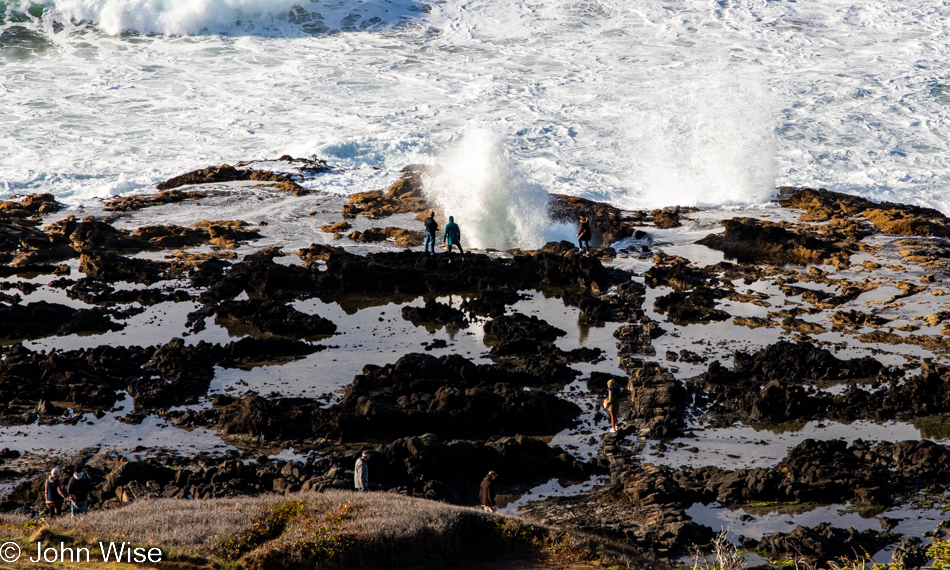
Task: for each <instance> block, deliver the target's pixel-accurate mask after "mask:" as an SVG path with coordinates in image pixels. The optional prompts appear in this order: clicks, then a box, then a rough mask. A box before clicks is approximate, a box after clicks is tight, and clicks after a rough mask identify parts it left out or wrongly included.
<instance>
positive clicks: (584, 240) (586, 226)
mask: <svg viewBox="0 0 950 570" xmlns="http://www.w3.org/2000/svg"><path fill="white" fill-rule="evenodd" d="M579 221H580V227H579V228H578V230H577V245H578V248H577V251H578V252H581V251H586V252H587V255H590V220H589V219H588V218H587V216H585V215H583V214H582V215H581V216H580V218H579Z"/></svg>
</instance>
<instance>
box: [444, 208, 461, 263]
mask: <svg viewBox="0 0 950 570" xmlns="http://www.w3.org/2000/svg"><path fill="white" fill-rule="evenodd" d="M442 241H444V242H445V251H447V252H448V253H449V254H451V253H452V246H453V245H454V246H457V247H458V248H459V252H460V253H461V254H462V256H465V252H464V251H462V231H461V230H460V229H459V226H458V224H456V223H455V218H454V217H452V216H449V223H447V224H445V232H444V233H443V234H442Z"/></svg>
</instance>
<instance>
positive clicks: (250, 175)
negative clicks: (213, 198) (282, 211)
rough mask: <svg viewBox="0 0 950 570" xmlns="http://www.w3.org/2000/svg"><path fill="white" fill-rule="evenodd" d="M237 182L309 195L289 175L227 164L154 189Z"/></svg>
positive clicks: (178, 177)
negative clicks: (267, 184)
mask: <svg viewBox="0 0 950 570" xmlns="http://www.w3.org/2000/svg"><path fill="white" fill-rule="evenodd" d="M238 180H254V181H258V182H277V183H280V184H286V185H287V188H286V189H287V191H290V192H293V194H295V195H298V196H299V195H303V194H309V191H308V190H306V189H304V188H302V187H301V186H299V185H298V184H297V183H296V182H294V179H293V177H292V176H291V175H289V174H278V173H276V172H270V171H267V170H252V169H242V168H235V167H233V166H231V165H228V164H222V165H221V166H209V167H208V168H203V169H201V170H193V171H191V172H188V173H185V174H182V175H180V176H175V177H173V178H169V179H168V180H166V181H164V182H160V183H158V184H157V185H156V188H158V189H159V190H171V189H172V188H178V187H179V186H186V185H189V184H208V183H211V182H234V181H238Z"/></svg>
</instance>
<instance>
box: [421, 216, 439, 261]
mask: <svg viewBox="0 0 950 570" xmlns="http://www.w3.org/2000/svg"><path fill="white" fill-rule="evenodd" d="M425 225H426V241H425V245H424V248H425V249H424V251H425V252H426V253H428V254H429V255H435V236H436V235H437V234H438V232H439V222H437V221H435V210H429V215H428V216H427V217H426V219H425ZM430 248H431V249H430Z"/></svg>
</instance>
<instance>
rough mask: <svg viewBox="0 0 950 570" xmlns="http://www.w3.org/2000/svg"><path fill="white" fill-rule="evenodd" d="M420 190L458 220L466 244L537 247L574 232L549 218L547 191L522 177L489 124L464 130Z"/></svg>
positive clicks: (500, 247)
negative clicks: (487, 126) (422, 189)
mask: <svg viewBox="0 0 950 570" xmlns="http://www.w3.org/2000/svg"><path fill="white" fill-rule="evenodd" d="M424 188H425V190H424V192H425V196H426V199H427V200H428V201H429V203H431V204H434V205H435V206H436V208H437V209H438V210H440V211H441V212H443V214H444V215H445V216H446V217H448V216H452V217H453V218H454V219H455V222H456V223H457V224H459V226H460V227H461V229H462V243H463V244H465V247H474V248H479V249H488V248H492V249H497V250H507V249H511V248H513V247H520V248H524V249H537V248H539V247H541V246H542V245H544V244H545V243H547V242H549V241H559V240H570V239H571V238H572V237H573V235H574V232H573V230H574V228H573V227H571V226H570V225H568V224H565V223H561V222H554V221H553V220H552V219H551V216H550V214H549V203H550V201H551V197H550V195H549V194H548V192H547V191H545V189H544V188H542V187H541V186H539V185H537V184H532V183H530V182H528V181H527V180H526V179H525V178H524V176H523V174H522V173H521V172H520V171H519V169H518V167H517V166H516V164H515V163H513V162H512V160H511V157H510V154H509V153H508V151H507V150H506V149H505V148H504V145H503V142H502V140H501V138H500V137H499V136H498V134H497V133H495V132H494V131H492V130H491V129H489V128H485V127H470V128H468V129H466V130H465V132H464V133H463V134H462V136H461V137H460V138H459V140H458V141H457V142H455V143H454V144H453V145H452V146H451V147H450V148H448V149H446V150H445V151H444V152H443V153H441V154H440V155H439V156H438V157H437V158H436V160H435V162H434V163H433V164H432V165H431V167H430V169H429V173H428V174H427V175H426V176H425V179H424Z"/></svg>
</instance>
